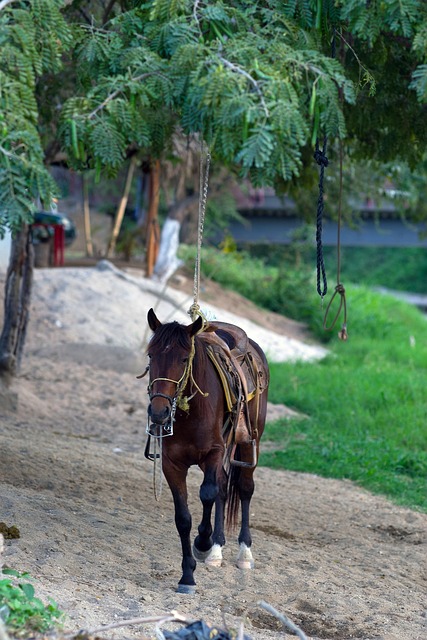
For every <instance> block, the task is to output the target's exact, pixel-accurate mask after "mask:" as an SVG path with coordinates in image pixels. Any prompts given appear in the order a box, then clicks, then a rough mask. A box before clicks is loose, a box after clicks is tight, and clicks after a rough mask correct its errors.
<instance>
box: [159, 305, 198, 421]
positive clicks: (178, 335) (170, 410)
mask: <svg viewBox="0 0 427 640" xmlns="http://www.w3.org/2000/svg"><path fill="white" fill-rule="evenodd" d="M147 319H148V324H149V326H150V329H151V330H152V331H153V336H152V338H151V340H150V342H149V344H148V348H147V354H148V357H149V359H150V382H149V385H148V393H149V396H150V405H149V407H148V415H149V418H150V419H151V421H152V422H153V423H154V425H158V426H164V425H168V424H170V423H171V422H172V421H173V416H174V412H175V405H176V402H177V400H178V399H179V396H180V395H181V394H182V392H183V391H184V389H185V387H186V385H187V382H188V377H189V368H190V366H191V359H192V357H193V355H194V353H192V347H193V341H192V338H193V337H194V336H195V335H196V334H197V333H198V332H199V331H200V330H201V328H202V325H203V319H202V318H201V317H198V318H197V320H196V321H195V322H193V323H192V324H190V325H188V326H185V325H182V324H179V323H178V322H169V323H167V324H162V323H161V322H160V320H159V319H158V318H157V316H156V314H155V313H154V311H153V309H150V311H149V312H148V315H147Z"/></svg>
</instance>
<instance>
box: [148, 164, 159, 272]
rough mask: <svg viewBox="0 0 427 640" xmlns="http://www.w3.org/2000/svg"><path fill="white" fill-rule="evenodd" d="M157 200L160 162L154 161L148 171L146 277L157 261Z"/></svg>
mask: <svg viewBox="0 0 427 640" xmlns="http://www.w3.org/2000/svg"><path fill="white" fill-rule="evenodd" d="M159 199H160V161H159V160H155V161H154V162H153V163H152V165H151V170H150V201H149V204H148V211H147V227H146V230H147V235H146V276H147V278H151V276H152V275H153V270H154V264H155V262H156V260H157V254H158V252H159V244H160V226H159V218H158V213H159Z"/></svg>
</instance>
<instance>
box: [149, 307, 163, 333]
mask: <svg viewBox="0 0 427 640" xmlns="http://www.w3.org/2000/svg"><path fill="white" fill-rule="evenodd" d="M147 320H148V326H149V327H150V329H151V331H156V329H158V328H159V327H161V326H162V323H161V322H160V320H159V319H158V317H157V316H156V314H155V313H154V310H153V309H150V311H149V312H148V313H147Z"/></svg>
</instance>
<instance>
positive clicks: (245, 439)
mask: <svg viewBox="0 0 427 640" xmlns="http://www.w3.org/2000/svg"><path fill="white" fill-rule="evenodd" d="M200 337H201V338H202V339H203V340H204V342H205V343H206V345H207V352H208V355H209V357H210V359H211V361H212V363H213V364H214V366H215V368H216V370H217V373H218V375H219V378H220V380H221V382H222V386H223V389H224V394H225V399H226V404H227V410H228V416H227V419H226V421H225V423H224V427H223V435H224V439H225V441H226V443H227V445H230V444H234V445H236V444H243V443H251V442H252V444H253V445H255V439H256V437H257V426H258V405H259V396H260V395H261V393H262V392H263V391H264V390H265V389H266V388H267V386H268V371H266V369H265V365H264V362H263V361H262V359H261V357H260V355H259V353H258V351H257V350H256V349H255V347H254V346H253V344H252V343H251V341H250V340H249V338H248V336H247V334H246V332H245V331H244V330H243V329H241V328H240V327H236V326H235V325H232V324H228V323H226V322H210V323H209V325H208V326H207V328H206V329H205V330H204V331H203V333H201V334H200ZM251 400H254V401H255V402H256V403H257V404H256V409H257V411H256V424H251V420H250V416H249V408H248V403H249V402H250V401H251ZM245 466H246V465H245ZM251 466H252V465H251Z"/></svg>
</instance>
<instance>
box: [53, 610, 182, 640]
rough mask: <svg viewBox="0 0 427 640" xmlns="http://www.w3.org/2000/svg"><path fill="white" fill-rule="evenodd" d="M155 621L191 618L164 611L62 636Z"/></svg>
mask: <svg viewBox="0 0 427 640" xmlns="http://www.w3.org/2000/svg"><path fill="white" fill-rule="evenodd" d="M153 622H156V623H158V624H163V623H164V622H184V623H190V622H192V620H190V619H189V618H186V617H185V616H182V615H181V614H180V613H178V612H177V611H171V612H170V613H165V614H164V615H161V616H148V617H146V618H130V619H129V620H119V621H118V622H112V623H111V624H106V625H104V626H103V627H97V628H96V629H90V630H85V629H83V630H82V631H78V632H77V633H67V634H65V635H64V638H76V637H79V636H86V635H87V636H93V635H96V634H99V633H103V632H104V631H110V630H111V629H118V628H119V627H127V626H131V625H136V624H151V623H153Z"/></svg>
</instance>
